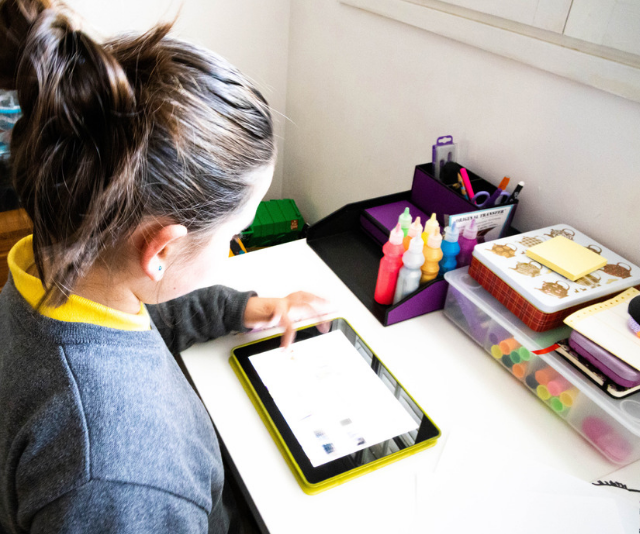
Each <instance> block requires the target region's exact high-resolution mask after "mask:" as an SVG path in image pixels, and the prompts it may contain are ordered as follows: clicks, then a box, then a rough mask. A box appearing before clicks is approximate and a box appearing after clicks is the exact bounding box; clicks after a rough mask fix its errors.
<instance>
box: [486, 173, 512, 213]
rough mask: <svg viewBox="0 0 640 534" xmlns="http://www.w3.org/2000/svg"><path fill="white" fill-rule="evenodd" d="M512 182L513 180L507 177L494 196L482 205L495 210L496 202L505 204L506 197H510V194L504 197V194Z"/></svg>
mask: <svg viewBox="0 0 640 534" xmlns="http://www.w3.org/2000/svg"><path fill="white" fill-rule="evenodd" d="M510 181H511V178H509V177H508V176H505V177H504V178H503V179H502V181H501V182H500V185H499V186H498V189H496V190H495V191H494V193H493V195H491V196H490V197H489V199H488V200H487V202H486V203H485V204H483V205H482V207H483V208H493V206H495V205H496V202H500V201H502V202H504V199H505V197H507V196H508V193H505V194H504V196H503V195H502V192H503V191H504V190H505V189H506V188H507V186H508V185H509V182H510Z"/></svg>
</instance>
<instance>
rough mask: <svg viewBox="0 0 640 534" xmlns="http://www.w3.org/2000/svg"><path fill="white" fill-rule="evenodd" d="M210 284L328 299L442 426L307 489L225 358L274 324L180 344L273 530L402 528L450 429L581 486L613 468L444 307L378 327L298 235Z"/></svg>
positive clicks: (230, 267) (236, 264)
mask: <svg viewBox="0 0 640 534" xmlns="http://www.w3.org/2000/svg"><path fill="white" fill-rule="evenodd" d="M353 267H354V269H357V268H358V267H357V265H354V266H353ZM218 280H219V281H220V283H223V284H225V285H228V286H231V287H234V288H236V289H240V290H248V289H253V290H255V291H257V292H258V294H259V295H261V296H265V297H267V296H272V297H273V296H284V295H287V294H288V293H291V292H294V291H298V290H305V291H310V292H313V293H316V294H318V295H321V296H323V297H326V298H330V299H331V300H332V301H333V302H335V303H336V304H337V306H338V311H337V313H336V314H335V316H342V317H345V318H346V319H347V320H348V321H349V322H351V324H352V325H353V327H354V328H355V329H356V330H357V331H358V332H359V333H360V334H361V335H362V337H363V338H364V339H365V340H366V342H367V343H368V344H369V345H370V346H371V348H372V349H373V350H374V351H375V352H376V353H377V355H378V356H379V357H380V359H381V360H382V361H384V362H385V364H386V365H387V367H389V369H390V370H391V371H392V372H393V373H394V374H395V375H396V377H397V378H398V380H400V382H402V383H403V384H404V386H405V387H406V388H407V390H408V391H409V392H410V393H411V394H412V395H413V397H414V398H415V399H416V401H417V402H418V403H419V404H420V405H421V406H422V407H423V408H424V409H425V410H426V411H427V413H429V415H430V416H431V418H432V419H433V421H434V422H435V423H436V424H437V425H438V426H439V427H440V429H441V430H442V431H443V436H442V438H440V440H439V442H438V444H437V445H436V446H435V447H433V448H431V449H428V450H426V451H422V452H420V453H418V454H415V455H413V456H411V457H409V458H405V459H403V460H401V461H399V462H396V463H394V464H391V465H388V466H385V467H383V468H382V469H379V470H377V471H375V472H373V473H369V474H367V475H365V476H362V477H360V478H358V479H355V480H351V481H349V482H347V483H346V484H343V485H341V486H339V487H336V488H334V489H331V490H329V491H326V492H324V493H321V494H318V495H314V496H309V495H306V494H304V493H303V492H302V490H301V489H300V488H299V486H298V484H297V482H296V481H295V479H294V477H293V475H292V474H291V472H290V471H289V468H288V466H287V464H286V463H285V461H284V459H283V458H282V456H281V455H280V452H279V451H278V449H277V447H276V445H275V443H274V442H273V440H272V439H271V436H270V435H269V432H268V431H267V429H266V427H265V426H264V425H263V423H262V421H261V419H260V417H259V416H258V413H257V412H256V411H255V409H254V408H253V405H252V404H251V401H250V400H249V398H248V397H247V395H246V394H245V392H244V390H243V389H242V386H241V385H240V382H239V381H238V379H237V378H236V376H235V374H234V372H233V370H232V369H231V367H230V365H229V361H228V360H229V355H230V351H231V349H232V348H233V347H235V346H237V345H240V344H242V343H246V342H248V341H251V340H254V339H259V338H262V337H265V336H267V335H269V334H271V333H274V332H275V331H269V332H260V333H250V334H241V335H236V336H227V337H225V338H220V339H217V340H214V341H211V342H208V343H204V344H201V345H196V346H194V347H192V348H190V349H189V350H187V351H185V352H184V353H183V355H182V356H183V360H184V363H185V365H186V367H187V369H188V371H189V374H190V375H191V377H192V379H193V381H194V383H195V385H196V388H197V389H198V392H199V393H200V395H201V397H202V399H203V401H204V404H205V405H206V407H207V409H208V410H209V413H210V414H211V417H212V419H213V421H214V422H215V424H216V427H217V429H218V431H219V433H220V435H221V437H222V439H223V441H224V443H225V445H226V447H227V449H228V451H229V454H230V455H231V457H232V459H233V462H234V463H235V465H236V467H237V469H238V471H239V473H240V476H241V477H242V479H243V481H244V483H245V485H246V487H247V489H248V491H249V492H250V494H251V497H252V499H253V501H254V503H255V505H256V507H257V508H258V510H259V512H260V514H261V516H262V519H263V521H264V522H265V524H266V526H267V527H268V529H269V531H270V532H271V533H272V534H283V533H296V534H299V533H300V532H302V531H304V532H305V533H307V534H311V533H316V532H317V533H323V534H326V533H327V532H368V533H374V532H402V531H409V529H411V528H412V526H413V524H414V523H413V522H414V520H415V516H416V509H417V508H418V509H419V508H420V505H421V503H418V506H416V498H417V497H416V495H417V489H416V488H417V479H418V477H428V475H429V473H432V472H433V471H434V469H435V466H436V464H437V462H438V458H439V456H440V454H441V452H442V450H443V447H445V446H446V439H447V436H448V433H449V432H451V430H452V429H454V430H455V429H456V428H464V429H465V434H472V435H473V436H475V438H474V439H477V440H478V443H483V446H485V447H486V444H487V443H492V444H495V446H496V447H507V448H510V449H511V450H518V451H520V452H521V454H522V457H523V458H527V457H532V458H535V459H537V460H538V461H540V462H542V463H544V464H547V465H549V466H550V467H552V468H556V469H559V470H561V471H563V472H565V473H568V474H571V475H574V476H576V477H578V478H581V479H583V480H586V481H592V480H594V479H596V478H600V477H604V476H605V475H608V474H609V473H611V472H614V471H616V470H617V469H618V467H617V466H615V465H614V464H611V463H609V462H608V461H607V460H606V459H604V458H603V457H602V456H601V455H600V454H599V453H598V452H596V451H595V450H594V449H593V448H592V447H591V446H590V445H589V444H588V443H587V442H586V441H584V440H583V439H582V438H581V437H580V436H579V435H578V434H577V433H576V432H574V431H573V430H572V429H571V428H570V427H569V426H568V425H567V424H566V423H564V422H563V421H562V420H561V419H560V418H558V417H556V416H554V414H553V413H551V412H550V410H549V409H548V408H547V407H546V406H544V404H543V403H541V402H539V401H538V400H537V399H535V398H534V397H533V396H532V395H531V394H530V393H529V392H528V391H527V390H526V389H525V388H523V387H522V386H521V385H520V384H519V383H518V381H517V380H514V379H513V377H511V376H510V375H509V374H508V373H506V372H505V371H504V370H503V369H502V368H501V367H500V366H499V365H496V364H495V362H493V361H492V359H491V358H490V357H489V356H488V355H487V354H486V353H484V351H483V350H482V349H481V348H480V347H479V346H478V345H476V344H475V343H474V342H473V341H472V340H471V339H470V338H468V337H467V336H466V335H465V334H464V333H463V332H461V331H460V330H459V329H458V328H457V327H455V326H454V325H453V324H452V323H450V322H449V321H448V320H447V318H446V317H445V316H444V315H443V313H442V312H435V313H431V314H428V315H424V316H422V317H417V318H415V319H411V320H409V321H405V322H403V323H399V324H397V325H393V326H390V327H383V326H382V325H381V324H380V323H379V322H378V321H377V320H376V319H375V318H374V317H373V316H372V315H371V314H370V313H369V311H367V310H366V308H365V307H364V306H363V305H362V304H361V303H360V301H359V300H358V299H357V298H356V297H355V296H354V295H353V294H352V293H351V292H350V291H349V289H348V288H347V287H346V286H345V285H344V284H343V283H342V282H341V281H340V280H339V279H338V278H337V277H336V276H335V275H334V274H333V272H332V271H331V270H330V269H329V268H328V267H327V266H326V265H325V264H324V262H323V261H322V260H321V259H320V258H319V257H318V256H317V255H316V254H315V253H314V252H313V250H311V249H310V248H309V247H308V246H307V245H306V242H304V241H296V242H293V243H288V244H286V245H280V246H277V247H272V248H269V249H264V250H261V251H257V252H252V253H250V254H244V255H241V256H236V257H234V258H231V259H230V260H229V261H228V262H227V265H226V267H225V270H224V272H220V276H219V278H218ZM249 444H250V445H249ZM473 446H474V443H469V447H473ZM529 455H531V456H529ZM495 467H496V470H498V469H500V468H502V467H504V468H507V466H500V465H496V466H495ZM509 468H511V466H509ZM418 498H419V493H418ZM301 525H305V528H304V530H301V527H300V526H301Z"/></svg>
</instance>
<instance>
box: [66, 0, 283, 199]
mask: <svg viewBox="0 0 640 534" xmlns="http://www.w3.org/2000/svg"><path fill="white" fill-rule="evenodd" d="M67 4H68V5H69V6H70V7H71V8H73V9H74V10H75V11H76V12H77V13H78V14H79V15H81V16H82V18H84V19H85V20H86V22H87V23H88V26H90V27H92V28H94V29H95V30H97V33H98V34H100V35H103V36H107V37H108V36H112V35H114V34H117V33H121V32H125V31H136V32H141V31H145V30H147V29H149V28H150V27H151V26H153V25H154V24H156V23H157V22H159V21H170V20H173V19H174V18H175V16H176V14H178V12H179V16H178V20H177V24H176V26H175V28H174V30H175V34H176V35H178V36H180V37H182V38H184V39H187V40H189V41H192V42H196V43H198V44H200V45H203V46H205V47H207V48H209V49H211V50H213V51H215V52H217V53H218V54H220V55H222V56H224V57H225V58H227V59H228V60H229V61H231V63H233V64H234V65H236V66H237V67H238V68H239V69H240V70H241V71H242V72H243V73H244V74H246V75H247V76H249V77H250V78H251V79H252V80H253V81H254V82H255V83H256V84H257V86H258V88H259V89H260V90H261V91H262V93H263V94H264V95H265V97H266V98H267V100H268V101H269V103H270V104H271V106H272V107H273V108H274V111H275V113H274V115H275V119H276V136H277V139H278V141H277V144H278V150H279V153H280V158H279V161H278V165H277V167H276V171H275V174H274V179H273V183H272V185H271V188H270V190H269V193H268V195H267V196H268V198H280V197H281V196H282V174H283V162H284V159H283V158H282V154H283V151H284V130H285V121H284V118H283V114H284V110H285V102H286V93H287V87H286V85H287V57H288V41H289V32H288V30H289V7H290V0H268V1H267V2H265V1H262V0H181V1H177V0H108V1H103V0H67Z"/></svg>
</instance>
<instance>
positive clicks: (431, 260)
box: [420, 230, 442, 284]
mask: <svg viewBox="0 0 640 534" xmlns="http://www.w3.org/2000/svg"><path fill="white" fill-rule="evenodd" d="M422 235H423V236H424V234H422ZM426 243H427V244H426V245H425V247H424V249H423V251H424V264H423V265H422V267H421V268H420V270H421V271H422V277H421V278H420V283H421V284H425V283H426V282H429V281H430V280H433V279H434V278H435V277H436V276H438V271H439V270H440V266H439V265H438V262H439V261H440V260H441V259H442V249H441V248H440V246H441V245H442V236H441V235H440V231H439V230H434V231H433V233H432V234H431V235H430V236H429V238H428V239H427V241H426Z"/></svg>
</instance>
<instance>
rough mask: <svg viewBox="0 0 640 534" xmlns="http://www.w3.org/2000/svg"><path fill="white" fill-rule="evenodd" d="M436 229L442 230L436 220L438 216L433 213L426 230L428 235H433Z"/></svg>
mask: <svg viewBox="0 0 640 534" xmlns="http://www.w3.org/2000/svg"><path fill="white" fill-rule="evenodd" d="M434 228H435V229H436V230H440V225H439V224H438V220H437V219H436V214H435V213H432V214H431V218H430V219H429V220H428V221H427V224H426V225H425V228H424V230H425V232H427V234H428V235H431V234H432V233H433V229H434Z"/></svg>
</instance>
